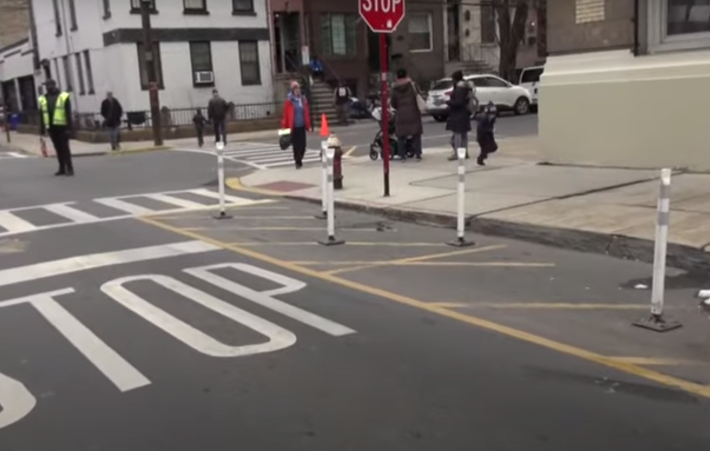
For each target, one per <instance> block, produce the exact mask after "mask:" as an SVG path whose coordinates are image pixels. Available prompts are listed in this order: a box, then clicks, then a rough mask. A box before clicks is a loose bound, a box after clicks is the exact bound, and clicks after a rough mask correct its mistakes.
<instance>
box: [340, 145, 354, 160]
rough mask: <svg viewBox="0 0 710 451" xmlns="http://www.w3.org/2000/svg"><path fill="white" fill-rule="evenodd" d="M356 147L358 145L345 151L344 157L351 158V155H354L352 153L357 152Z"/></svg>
mask: <svg viewBox="0 0 710 451" xmlns="http://www.w3.org/2000/svg"><path fill="white" fill-rule="evenodd" d="M356 149H357V146H352V147H351V148H349V149H348V150H346V151H345V153H343V158H350V155H352V153H353V152H355V150H356Z"/></svg>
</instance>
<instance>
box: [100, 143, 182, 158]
mask: <svg viewBox="0 0 710 451" xmlns="http://www.w3.org/2000/svg"><path fill="white" fill-rule="evenodd" d="M172 148H173V146H150V147H137V148H134V149H130V148H128V149H121V150H119V151H118V152H110V153H109V152H106V155H111V156H115V157H117V156H120V155H127V154H135V153H147V152H156V151H159V150H171V149H172Z"/></svg>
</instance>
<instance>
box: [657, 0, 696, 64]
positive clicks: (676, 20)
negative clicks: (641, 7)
mask: <svg viewBox="0 0 710 451" xmlns="http://www.w3.org/2000/svg"><path fill="white" fill-rule="evenodd" d="M647 7H648V48H649V51H650V52H652V53H653V52H664V51H677V50H691V49H709V48H710V0H658V1H655V2H649V3H648V5H647Z"/></svg>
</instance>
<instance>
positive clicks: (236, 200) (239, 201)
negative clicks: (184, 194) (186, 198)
mask: <svg viewBox="0 0 710 451" xmlns="http://www.w3.org/2000/svg"><path fill="white" fill-rule="evenodd" d="M188 193H192V194H197V195H198V196H204V197H208V198H210V199H215V200H219V193H215V192H214V191H210V190H208V189H205V188H199V189H193V190H190V191H188ZM224 200H225V201H226V202H227V203H229V204H231V205H234V206H240V205H250V204H253V203H254V201H253V200H251V199H246V198H244V197H237V196H229V195H225V196H224Z"/></svg>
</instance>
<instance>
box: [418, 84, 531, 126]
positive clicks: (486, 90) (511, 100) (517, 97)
mask: <svg viewBox="0 0 710 451" xmlns="http://www.w3.org/2000/svg"><path fill="white" fill-rule="evenodd" d="M464 80H466V81H468V82H470V83H473V85H474V86H475V87H476V98H477V99H478V105H479V107H481V108H482V107H484V106H486V105H487V104H488V102H493V103H494V104H495V105H496V107H498V110H499V111H501V110H502V111H505V110H512V111H513V112H514V113H515V114H528V113H529V112H530V105H532V96H531V95H530V92H529V91H528V90H527V89H525V88H523V87H522V86H516V85H513V84H511V83H508V82H507V81H505V80H503V79H502V78H500V77H498V76H496V75H492V74H476V75H466V76H464ZM453 88H454V84H453V81H452V80H451V79H450V78H443V79H441V80H439V81H438V82H436V83H435V84H434V85H433V86H432V87H431V89H430V90H429V95H428V96H427V112H428V113H429V114H431V115H432V116H433V117H434V120H436V121H438V122H443V121H445V120H446V118H447V116H448V110H447V107H446V101H447V100H449V98H450V96H451V93H452V92H453Z"/></svg>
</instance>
